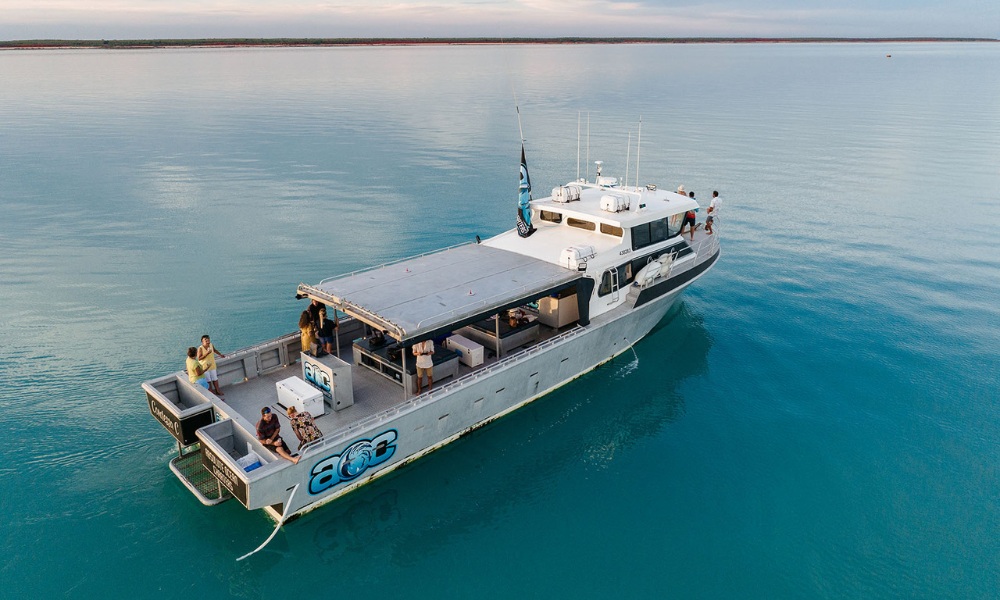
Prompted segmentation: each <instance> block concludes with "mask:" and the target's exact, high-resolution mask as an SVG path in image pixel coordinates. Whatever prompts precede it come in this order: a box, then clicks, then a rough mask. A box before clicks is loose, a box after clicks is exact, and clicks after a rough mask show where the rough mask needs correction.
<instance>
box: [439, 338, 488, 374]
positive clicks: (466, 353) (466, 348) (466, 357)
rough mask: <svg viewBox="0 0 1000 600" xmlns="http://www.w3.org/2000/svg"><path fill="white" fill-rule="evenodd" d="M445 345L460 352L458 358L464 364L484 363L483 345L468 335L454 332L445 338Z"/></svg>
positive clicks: (472, 365)
mask: <svg viewBox="0 0 1000 600" xmlns="http://www.w3.org/2000/svg"><path fill="white" fill-rule="evenodd" d="M444 347H445V348H447V349H449V350H453V351H455V352H458V360H459V362H461V363H462V364H464V365H467V366H470V367H478V366H479V365H481V364H483V345H482V344H480V343H478V342H474V341H472V340H470V339H469V338H467V337H464V336H461V335H458V334H457V333H453V334H452V335H451V336H450V337H449V338H448V339H447V340H445V342H444Z"/></svg>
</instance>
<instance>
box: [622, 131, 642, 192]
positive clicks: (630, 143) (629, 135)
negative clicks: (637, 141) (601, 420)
mask: <svg viewBox="0 0 1000 600" xmlns="http://www.w3.org/2000/svg"><path fill="white" fill-rule="evenodd" d="M631 155H632V132H631V131H629V132H628V149H627V150H625V189H626V190H627V189H628V167H629V165H630V164H632V163H631V162H629V161H630V157H631ZM635 184H636V186H638V185H639V182H638V181H637V182H636V183H635Z"/></svg>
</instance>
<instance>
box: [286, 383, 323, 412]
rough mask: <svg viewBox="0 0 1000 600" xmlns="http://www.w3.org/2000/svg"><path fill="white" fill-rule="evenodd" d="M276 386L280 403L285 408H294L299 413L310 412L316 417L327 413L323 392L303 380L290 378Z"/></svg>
mask: <svg viewBox="0 0 1000 600" xmlns="http://www.w3.org/2000/svg"><path fill="white" fill-rule="evenodd" d="M274 385H275V387H276V388H277V389H278V403H279V404H281V405H282V406H284V407H285V408H288V407H289V406H294V407H295V409H296V410H298V411H299V412H308V413H309V414H311V415H312V416H314V417H318V416H320V415H322V414H324V413H325V412H326V410H325V409H324V407H323V392H321V391H319V390H317V389H316V388H314V387H313V386H311V385H309V384H308V383H306V382H305V381H302V379H300V378H298V377H289V378H288V379H282V380H281V381H279V382H277V383H275V384H274Z"/></svg>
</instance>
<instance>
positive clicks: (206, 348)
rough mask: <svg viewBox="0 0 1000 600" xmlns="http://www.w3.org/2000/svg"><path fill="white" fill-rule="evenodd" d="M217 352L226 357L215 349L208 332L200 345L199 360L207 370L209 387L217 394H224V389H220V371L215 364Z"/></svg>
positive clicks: (220, 356)
mask: <svg viewBox="0 0 1000 600" xmlns="http://www.w3.org/2000/svg"><path fill="white" fill-rule="evenodd" d="M216 354H218V355H219V358H226V355H225V354H223V353H221V352H219V351H218V350H216V349H215V346H213V345H212V340H211V339H210V338H209V337H208V334H207V333H206V334H205V335H203V336H201V346H198V362H200V363H201V366H202V368H203V369H204V370H205V380H206V381H208V389H209V390H211V391H212V392H213V393H214V394H215V395H216V396H222V395H223V393H222V390H220V389H219V373H218V372H217V370H216V364H215V355H216Z"/></svg>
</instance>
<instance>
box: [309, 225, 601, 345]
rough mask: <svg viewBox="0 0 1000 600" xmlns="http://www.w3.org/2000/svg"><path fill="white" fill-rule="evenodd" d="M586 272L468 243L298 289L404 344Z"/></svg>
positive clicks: (536, 294) (549, 289)
mask: <svg viewBox="0 0 1000 600" xmlns="http://www.w3.org/2000/svg"><path fill="white" fill-rule="evenodd" d="M580 278H581V273H579V272H577V271H573V270H570V269H566V268H564V267H560V266H559V265H556V264H553V263H549V262H545V261H543V260H539V259H536V258H532V257H530V256H525V255H523V254H518V253H516V252H511V251H509V250H502V249H499V248H492V247H489V246H485V245H482V244H467V245H464V246H457V247H454V248H448V249H446V250H442V251H440V252H435V253H433V254H427V255H423V256H418V257H415V258H410V259H406V260H403V261H400V262H396V263H391V264H388V265H382V266H380V267H375V268H373V269H368V270H365V271H359V272H356V273H349V274H347V275H341V276H339V277H334V278H331V279H326V280H324V281H322V282H320V283H318V284H316V285H307V284H299V288H298V293H299V294H300V295H303V296H308V297H310V298H313V299H316V300H319V301H320V302H324V303H326V304H328V305H331V306H333V307H335V308H336V309H338V310H340V311H341V312H344V313H347V314H349V315H351V316H353V317H356V318H358V319H360V320H362V321H364V322H366V323H368V324H369V325H371V326H373V327H377V328H379V329H384V330H387V331H388V332H389V334H390V335H391V336H392V337H394V338H396V339H398V340H403V341H407V340H414V341H416V339H426V338H429V337H434V336H436V335H438V334H439V333H444V332H446V331H450V330H453V329H456V328H458V327H460V326H462V325H465V324H467V323H471V322H474V321H476V320H479V319H482V318H484V317H486V316H489V315H492V314H495V313H496V312H498V311H501V310H504V309H506V308H510V307H513V306H517V305H518V304H521V303H523V302H524V301H526V300H529V299H532V300H533V299H535V298H539V297H541V296H545V295H548V294H550V293H555V292H558V291H560V290H563V289H565V288H568V287H571V286H572V285H574V284H575V283H576V282H577V281H578V280H579V279H580Z"/></svg>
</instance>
